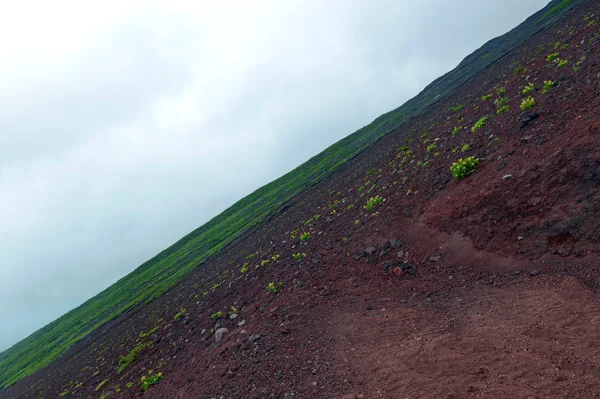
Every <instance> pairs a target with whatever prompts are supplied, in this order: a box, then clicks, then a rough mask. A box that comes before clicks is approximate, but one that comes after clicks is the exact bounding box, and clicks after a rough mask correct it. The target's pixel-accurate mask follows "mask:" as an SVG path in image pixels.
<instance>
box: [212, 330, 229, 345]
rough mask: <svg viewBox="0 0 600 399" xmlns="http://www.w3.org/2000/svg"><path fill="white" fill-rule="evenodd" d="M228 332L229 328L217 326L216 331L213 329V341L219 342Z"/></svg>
mask: <svg viewBox="0 0 600 399" xmlns="http://www.w3.org/2000/svg"><path fill="white" fill-rule="evenodd" d="M228 333H229V330H228V329H226V328H219V329H218V330H217V331H215V341H216V342H217V343H219V342H221V341H222V340H223V338H225V336H226V335H227V334H228Z"/></svg>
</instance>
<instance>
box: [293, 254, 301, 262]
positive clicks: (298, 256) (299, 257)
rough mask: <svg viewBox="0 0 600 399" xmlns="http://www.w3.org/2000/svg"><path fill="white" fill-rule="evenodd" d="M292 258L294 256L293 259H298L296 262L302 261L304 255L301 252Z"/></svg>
mask: <svg viewBox="0 0 600 399" xmlns="http://www.w3.org/2000/svg"><path fill="white" fill-rule="evenodd" d="M292 256H293V257H294V259H296V260H300V259H302V253H301V252H298V253H297V254H293V255H292Z"/></svg>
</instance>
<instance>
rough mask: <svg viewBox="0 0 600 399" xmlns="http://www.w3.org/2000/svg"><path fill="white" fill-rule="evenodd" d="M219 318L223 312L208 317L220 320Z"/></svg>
mask: <svg viewBox="0 0 600 399" xmlns="http://www.w3.org/2000/svg"><path fill="white" fill-rule="evenodd" d="M221 317H223V312H221V311H220V310H219V311H218V312H215V313H213V314H211V315H210V318H211V319H220V318H221Z"/></svg>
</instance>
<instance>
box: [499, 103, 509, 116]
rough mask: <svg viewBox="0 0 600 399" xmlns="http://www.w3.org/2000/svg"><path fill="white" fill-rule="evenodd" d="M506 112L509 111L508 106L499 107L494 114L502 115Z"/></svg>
mask: <svg viewBox="0 0 600 399" xmlns="http://www.w3.org/2000/svg"><path fill="white" fill-rule="evenodd" d="M508 111H510V105H505V106H503V107H501V108H500V109H498V111H496V113H497V114H498V115H502V114H503V113H505V112H508Z"/></svg>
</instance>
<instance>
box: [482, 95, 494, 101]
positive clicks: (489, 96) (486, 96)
mask: <svg viewBox="0 0 600 399" xmlns="http://www.w3.org/2000/svg"><path fill="white" fill-rule="evenodd" d="M490 98H492V94H486V95H485V96H483V97H481V100H482V101H487V100H489V99H490Z"/></svg>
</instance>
